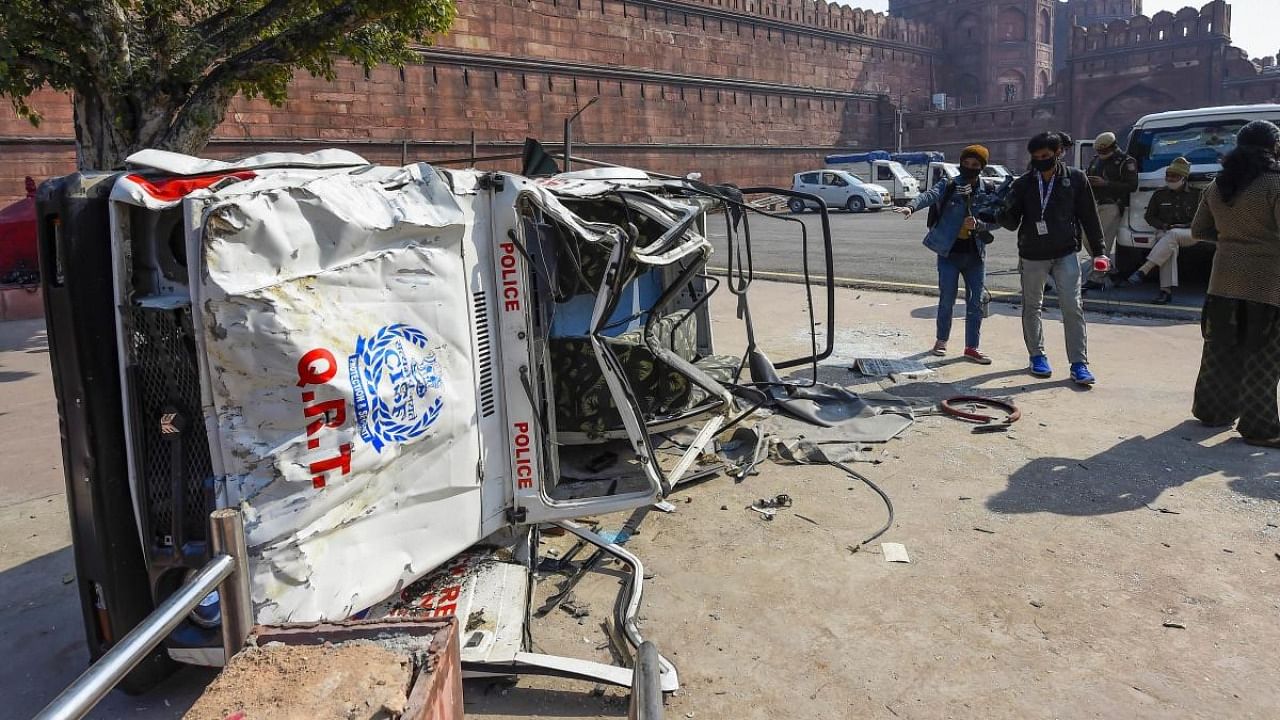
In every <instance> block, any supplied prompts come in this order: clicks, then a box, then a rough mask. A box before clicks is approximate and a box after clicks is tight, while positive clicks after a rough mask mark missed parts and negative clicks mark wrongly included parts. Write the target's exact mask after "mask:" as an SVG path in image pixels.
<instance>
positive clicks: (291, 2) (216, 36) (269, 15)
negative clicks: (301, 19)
mask: <svg viewBox="0 0 1280 720" xmlns="http://www.w3.org/2000/svg"><path fill="white" fill-rule="evenodd" d="M296 5H297V3H296V1H295V0H271V1H270V2H268V3H267V4H266V5H263V6H262V7H260V8H258V10H257V11H256V12H253V13H250V14H249V15H246V16H244V17H242V18H240V19H239V20H234V21H232V22H231V23H230V24H226V25H224V27H223V28H222V29H220V30H216V31H213V32H211V33H209V34H208V35H203V36H201V40H200V46H201V47H204V48H208V49H209V50H212V51H213V52H212V53H209V52H206V53H201V55H204V56H207V57H208V58H210V59H211V58H215V57H218V56H222V55H230V54H231V52H230V50H231V48H233V47H234V46H235V45H237V44H239V43H242V42H243V41H244V39H245V38H254V37H258V36H259V35H261V34H262V33H263V32H265V31H266V30H267V29H268V28H270V27H271V26H272V25H274V24H276V23H277V22H280V21H281V20H283V19H284V18H286V17H288V16H289V14H290V12H291V11H293V10H294V9H295V7H296ZM193 54H194V53H193ZM208 62H209V61H208V60H205V61H204V62H202V63H201V64H202V65H205V64H207V63H208Z"/></svg>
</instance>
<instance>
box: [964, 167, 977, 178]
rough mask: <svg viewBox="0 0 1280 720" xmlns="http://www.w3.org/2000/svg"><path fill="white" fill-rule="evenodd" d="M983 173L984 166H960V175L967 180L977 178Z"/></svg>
mask: <svg viewBox="0 0 1280 720" xmlns="http://www.w3.org/2000/svg"><path fill="white" fill-rule="evenodd" d="M981 174H982V168H967V167H962V168H960V177H962V178H964V179H965V180H977V179H978V176H979V175H981Z"/></svg>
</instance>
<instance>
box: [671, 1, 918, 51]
mask: <svg viewBox="0 0 1280 720" xmlns="http://www.w3.org/2000/svg"><path fill="white" fill-rule="evenodd" d="M683 1H684V2H687V3H689V4H695V5H708V6H711V7H715V8H718V9H721V10H724V11H726V12H733V13H741V14H743V15H754V16H757V17H764V18H769V19H772V20H778V21H781V22H788V23H794V24H797V25H807V26H809V27H814V28H819V29H822V30H830V31H834V32H841V33H847V34H850V35H862V36H865V37H869V38H875V39H877V40H886V41H890V42H898V43H905V44H908V45H917V46H919V47H922V48H941V47H942V33H941V32H940V31H939V29H938V28H937V27H935V26H934V25H932V24H930V23H927V22H923V21H919V20H910V19H906V18H900V17H891V16H889V15H887V14H885V13H878V12H875V11H873V10H863V9H860V8H852V7H848V6H845V5H838V4H836V3H829V2H825V0H683Z"/></svg>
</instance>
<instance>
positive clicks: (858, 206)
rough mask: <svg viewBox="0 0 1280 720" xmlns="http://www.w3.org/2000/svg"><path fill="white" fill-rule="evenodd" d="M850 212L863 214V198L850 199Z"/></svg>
mask: <svg viewBox="0 0 1280 720" xmlns="http://www.w3.org/2000/svg"><path fill="white" fill-rule="evenodd" d="M848 207H849V212H862V208H863V204H862V198H856V197H854V198H849V205H848Z"/></svg>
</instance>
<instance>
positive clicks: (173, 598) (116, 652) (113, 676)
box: [35, 509, 253, 720]
mask: <svg viewBox="0 0 1280 720" xmlns="http://www.w3.org/2000/svg"><path fill="white" fill-rule="evenodd" d="M209 521H210V528H211V533H210V537H211V539H212V541H213V548H214V556H213V558H212V559H210V560H209V562H208V563H207V564H206V565H205V566H204V567H203V568H201V569H200V571H199V572H197V573H196V574H195V575H194V576H193V577H192V578H191V579H190V580H188V581H187V582H186V584H184V585H183V586H182V587H181V588H179V589H178V591H177V592H175V593H174V594H172V595H170V596H169V597H168V598H167V599H166V600H165V601H164V602H162V603H160V606H159V607H157V608H156V609H155V611H154V612H152V613H151V614H150V615H148V616H147V617H146V619H144V620H143V621H142V622H141V623H138V625H137V627H135V628H133V629H132V630H130V631H129V633H128V634H127V635H125V636H124V637H123V638H121V639H120V642H118V643H116V644H115V646H114V647H112V648H111V649H110V650H108V651H107V653H106V654H105V655H103V656H102V657H101V658H99V659H98V662H96V663H94V664H93V665H91V666H90V667H89V669H88V670H86V671H84V673H82V674H81V675H80V677H78V678H76V680H75V682H73V683H71V685H70V686H68V687H67V689H66V690H63V691H62V692H61V693H60V694H59V695H58V696H57V697H56V698H54V699H53V702H51V703H49V704H48V705H47V706H46V707H45V708H44V709H43V710H41V711H40V712H39V714H37V715H36V716H35V720H78V718H82V717H84V716H85V715H87V714H89V711H90V710H93V708H94V707H95V706H97V704H98V703H99V702H101V701H102V698H104V697H106V696H107V693H109V692H111V690H112V689H113V688H115V686H116V685H117V684H119V682H120V681H121V680H123V679H124V677H125V676H126V675H128V674H129V671H131V670H133V668H134V667H135V666H137V664H138V663H139V662H141V661H142V659H143V658H145V657H146V656H147V655H148V654H149V653H150V652H151V650H152V649H153V648H154V647H155V646H156V645H158V644H160V643H161V642H163V641H164V639H165V638H166V637H168V636H169V633H171V632H173V630H174V628H176V627H177V626H178V625H179V624H180V623H181V622H182V621H183V619H184V618H186V617H187V615H188V614H190V612H191V611H192V610H194V609H195V607H196V606H197V605H199V604H200V601H201V600H203V599H204V598H205V596H206V595H208V594H209V593H211V592H213V591H214V590H215V589H216V590H218V597H219V599H220V601H221V608H222V648H223V652H224V653H225V654H226V657H227V658H228V659H229V658H230V657H231V656H232V655H234V654H235V653H237V652H239V651H240V649H241V648H243V647H244V642H245V639H246V638H248V637H249V631H250V630H251V629H252V626H253V607H252V605H251V603H250V601H249V565H248V555H247V553H246V552H245V541H244V520H243V518H242V517H241V516H240V511H239V510H235V509H223V510H216V511H214V512H213V513H212V514H211V515H210V516H209Z"/></svg>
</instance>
